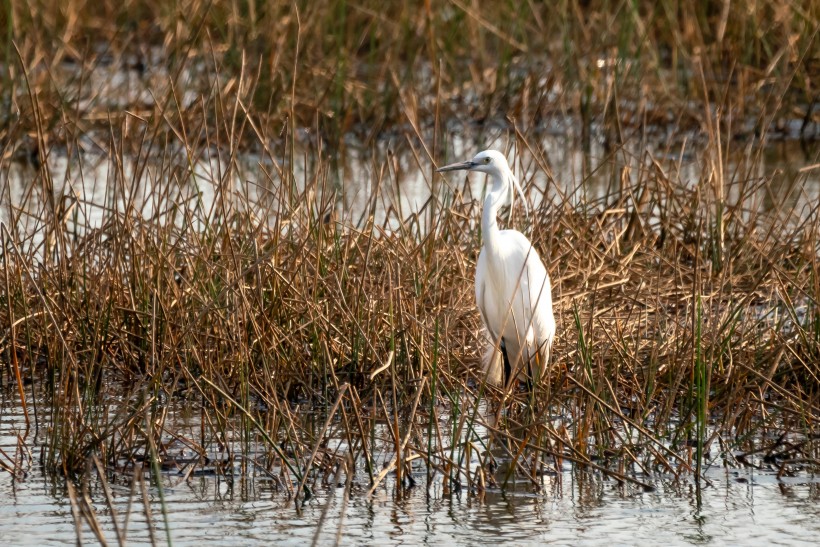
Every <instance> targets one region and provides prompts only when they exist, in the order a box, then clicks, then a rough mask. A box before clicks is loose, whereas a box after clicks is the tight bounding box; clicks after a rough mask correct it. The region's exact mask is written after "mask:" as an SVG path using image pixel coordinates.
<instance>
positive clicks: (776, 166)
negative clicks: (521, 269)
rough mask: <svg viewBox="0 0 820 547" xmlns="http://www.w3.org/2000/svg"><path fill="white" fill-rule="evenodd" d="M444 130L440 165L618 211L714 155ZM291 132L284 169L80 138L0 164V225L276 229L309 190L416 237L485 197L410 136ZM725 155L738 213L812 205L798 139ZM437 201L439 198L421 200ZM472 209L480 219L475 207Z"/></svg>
mask: <svg viewBox="0 0 820 547" xmlns="http://www.w3.org/2000/svg"><path fill="white" fill-rule="evenodd" d="M451 129H452V131H451V133H449V134H448V138H447V141H446V150H444V151H441V152H439V153H438V154H437V156H438V157H437V158H435V159H436V160H438V161H449V160H455V159H463V158H469V157H472V155H473V154H475V153H476V152H477V151H479V150H481V149H484V148H497V149H500V150H504V151H506V152H507V154H508V156H509V158H510V159H511V162H512V165H513V168H514V170H515V172H516V173H517V174H518V176H519V177H520V179H521V180H522V183H523V184H524V186H525V189H526V191H527V194H528V199H529V201H530V205H531V206H533V207H538V206H539V205H540V204H541V203H542V202H544V201H547V202H553V203H558V202H566V203H569V204H573V205H577V204H585V205H589V204H595V206H596V207H602V206H605V204H608V203H614V202H615V200H616V198H617V197H618V196H619V193H620V192H621V191H622V190H624V189H625V188H626V187H627V185H640V184H645V183H646V181H647V180H655V179H660V180H664V181H668V182H669V183H672V184H674V185H676V186H680V187H683V188H692V189H694V188H695V187H696V186H699V185H700V186H703V187H705V188H707V189H709V190H708V191H715V190H714V189H713V185H714V177H715V176H716V175H715V174H714V173H715V165H714V161H713V158H710V157H709V153H708V151H706V150H704V149H703V145H702V144H701V145H697V144H692V143H688V142H687V141H686V140H685V139H684V140H683V142H674V141H671V142H661V143H655V144H653V143H651V142H635V143H632V144H627V145H625V146H624V147H623V148H621V149H618V150H615V151H611V150H607V148H606V147H605V146H604V145H603V144H602V143H599V142H595V141H593V142H592V143H591V145H590V147H589V148H585V147H582V146H580V145H579V144H578V142H577V140H576V139H574V138H573V137H572V135H571V132H570V133H569V134H567V133H561V134H556V133H555V132H549V131H546V132H543V133H538V134H533V135H530V137H529V138H532V139H535V140H534V141H533V142H528V145H527V146H519V147H517V146H516V144H517V143H516V141H515V140H514V139H512V138H511V132H510V128H509V127H507V126H498V127H495V128H493V127H489V128H487V127H485V128H483V129H482V130H481V131H480V132H476V131H474V130H472V129H471V128H469V127H454V128H451ZM300 135H301V140H300V142H301V145H299V148H297V150H296V153H294V155H293V164H292V165H290V164H289V162H290V159H289V156H287V155H286V158H285V159H282V158H278V157H277V158H273V157H271V156H270V155H268V154H259V153H246V154H244V155H240V156H239V157H238V158H237V159H236V160H235V161H229V159H230V158H228V157H225V155H224V153H221V152H220V151H219V150H217V149H215V148H205V149H203V150H200V151H199V152H197V153H196V155H195V156H194V157H192V158H190V162H189V158H188V154H187V153H186V151H185V150H184V149H181V148H180V149H174V147H173V146H170V147H166V148H163V149H161V150H154V151H148V152H146V153H143V154H142V155H138V156H135V155H128V154H124V155H122V156H121V157H114V154H113V153H112V152H111V151H110V150H104V149H101V148H100V144H99V143H100V142H101V139H93V138H91V137H88V136H86V137H84V138H83V140H81V141H80V142H79V143H78V144H77V146H76V147H74V148H73V149H72V150H73V151H72V152H71V153H70V154H69V153H68V152H67V150H65V149H59V148H55V149H53V150H50V151H49V152H48V155H47V158H46V167H47V169H46V170H45V171H46V172H47V173H48V178H49V180H48V181H43V180H42V179H43V175H42V172H41V171H39V170H38V169H37V168H36V165H31V164H28V163H26V162H8V161H6V162H2V163H0V221H2V222H4V223H5V224H6V225H7V226H9V227H10V228H11V229H12V230H17V233H18V234H19V236H18V241H22V240H26V239H27V237H28V238H31V239H30V241H29V243H31V244H34V245H37V244H39V242H40V240H41V238H42V237H43V232H44V231H45V222H44V220H43V219H45V218H50V213H51V212H52V211H57V212H58V213H60V212H64V215H59V216H60V217H61V218H64V220H65V223H66V230H67V232H68V233H71V234H75V235H82V234H83V233H86V232H87V231H88V230H93V229H96V228H99V227H101V226H102V225H103V224H104V223H105V220H106V218H108V217H109V216H110V214H111V212H112V211H117V212H124V211H126V210H127V211H130V212H131V213H132V214H134V213H135V214H137V215H140V216H141V217H142V218H145V219H151V218H161V219H164V220H170V218H171V217H173V219H174V220H175V221H176V222H178V223H181V222H183V221H184V222H187V223H189V224H190V225H191V226H194V227H200V228H201V227H204V226H206V225H207V224H208V223H209V222H211V221H212V220H213V219H214V216H215V215H217V214H221V213H224V212H225V210H224V209H223V207H224V206H227V207H228V208H229V209H230V210H236V211H248V212H250V213H251V214H252V215H253V218H255V219H256V220H257V221H258V222H261V223H263V224H267V225H269V226H274V225H275V223H276V220H277V218H278V216H279V215H278V213H279V211H280V210H281V208H282V203H283V201H284V200H286V199H287V195H291V196H292V195H299V194H300V193H301V192H302V191H304V190H305V188H306V187H307V186H308V185H312V186H311V188H310V189H311V191H310V192H308V195H309V197H311V198H312V199H315V201H316V203H318V204H321V205H322V206H324V205H325V204H328V207H329V208H330V209H333V210H335V216H336V220H337V221H339V222H340V223H341V225H343V226H362V224H363V223H364V222H365V221H366V220H367V219H368V218H369V217H370V216H372V217H373V220H374V223H375V225H376V226H378V227H380V228H381V229H384V230H388V231H389V230H396V229H398V228H399V227H400V226H401V225H402V223H403V222H405V221H407V220H408V219H413V220H414V221H415V222H417V223H418V227H419V228H420V229H421V230H422V231H424V230H426V228H427V226H428V225H429V213H430V212H431V211H432V210H433V209H434V207H432V206H431V205H430V204H431V202H435V203H436V206H437V207H441V206H448V205H466V204H470V203H476V202H477V200H479V199H480V198H481V197H482V196H483V193H484V185H485V184H486V181H485V180H484V177H481V176H475V175H474V176H471V177H464V176H459V175H456V176H452V177H446V178H442V177H439V176H435V177H434V176H433V167H434V166H433V162H432V160H431V159H429V158H427V157H425V156H424V155H422V154H419V151H418V149H417V148H420V145H419V144H418V143H416V144H413V143H409V141H408V139H407V138H406V136H401V137H399V136H396V137H383V138H382V139H380V140H378V141H376V142H375V144H373V145H370V146H364V145H362V144H361V143H359V142H357V141H356V140H355V139H353V138H350V139H348V142H347V143H346V147H345V153H344V155H340V156H335V155H328V154H325V155H323V156H317V155H316V152H315V150H316V147H315V143H312V138H313V137H312V136H311V135H310V133H308V132H302V133H301V134H300ZM103 142H104V141H103ZM518 144H520V143H518ZM727 153H728V152H727ZM730 158H731V159H730V161H728V162H727V164H726V165H725V166H724V168H723V169H722V171H721V172H722V175H721V176H722V177H723V180H724V192H725V197H726V200H727V202H728V203H729V204H742V207H741V212H740V214H741V215H745V216H746V217H747V218H748V217H750V216H752V215H758V214H766V213H774V214H775V215H776V217H777V218H779V219H780V222H790V223H795V222H799V220H801V219H803V218H805V216H806V215H807V214H809V212H810V211H812V210H813V209H814V208H815V207H816V203H817V202H818V199H820V168H817V167H816V164H817V161H818V160H819V159H820V158H818V157H817V155H816V152H815V153H814V155H812V154H811V153H810V152H809V150H807V149H806V148H805V147H803V146H801V144H800V143H799V142H796V141H783V142H777V143H774V144H772V145H769V146H768V147H766V148H763V149H761V148H760V147H759V143H757V144H755V143H750V144H746V145H743V144H735V145H734V148H732V150H731V156H730ZM35 163H36V162H35ZM657 170H660V171H661V172H660V174H659V173H658V172H657ZM283 181H284V183H285V184H283ZM317 181H318V182H317ZM433 196H435V197H436V198H437V199H435V200H431V198H432V197H433ZM218 199H219V200H220V201H219V202H218V203H217V200H218ZM655 207H656V210H655V212H656V213H657V205H656V206H655ZM472 211H473V213H474V216H475V217H476V219H477V218H478V208H473V209H472Z"/></svg>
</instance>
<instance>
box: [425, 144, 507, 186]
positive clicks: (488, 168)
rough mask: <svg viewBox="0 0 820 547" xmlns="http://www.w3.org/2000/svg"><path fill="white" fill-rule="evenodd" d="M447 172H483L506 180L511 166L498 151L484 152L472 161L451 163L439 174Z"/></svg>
mask: <svg viewBox="0 0 820 547" xmlns="http://www.w3.org/2000/svg"><path fill="white" fill-rule="evenodd" d="M446 171H481V172H482V173H487V174H488V175H496V176H497V177H499V178H500V179H501V180H505V179H506V175H507V173H510V166H509V165H507V158H505V157H504V154H502V153H501V152H498V151H497V150H484V151H483V152H479V153H478V154H476V156H475V157H474V158H473V159H471V160H467V161H462V162H458V163H451V164H450V165H445V166H444V167H440V168H439V169H438V172H439V173H444V172H446Z"/></svg>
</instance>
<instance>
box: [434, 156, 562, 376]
mask: <svg viewBox="0 0 820 547" xmlns="http://www.w3.org/2000/svg"><path fill="white" fill-rule="evenodd" d="M456 170H467V171H480V172H482V173H486V174H487V175H489V176H490V180H491V185H490V189H489V192H488V193H487V197H486V198H485V199H484V212H483V214H482V219H481V230H482V237H483V240H484V241H483V244H482V247H481V253H480V254H479V256H478V264H477V267H476V275H475V295H476V304H477V305H478V310H479V312H480V313H481V318H482V319H483V320H484V325H485V326H486V327H487V331H488V333H489V336H490V338H491V340H492V342H493V347H492V348H491V354H490V355H489V357H488V358H487V359H485V363H486V366H487V371H486V373H487V381H488V382H490V383H492V384H496V385H500V384H502V383H503V382H504V381H506V380H507V378H504V376H505V374H504V372H505V371H504V362H503V359H502V354H501V352H500V351H499V350H505V351H506V354H507V358H508V364H509V367H510V372H511V373H512V374H511V377H522V376H526V375H527V374H528V373H530V374H532V376H533V377H534V378H540V377H541V373H542V372H543V371H544V369H545V367H546V365H547V362H548V360H549V354H550V347H551V345H552V339H553V336H554V335H555V317H554V316H553V313H552V289H551V286H550V278H549V275H548V274H547V269H546V268H545V267H544V264H543V262H541V258H540V257H539V256H538V253H537V252H536V250H535V248H534V247H533V246H532V244H531V243H530V241H529V240H528V239H527V238H526V237H525V236H524V234H522V233H521V232H518V231H516V230H499V229H498V223H497V220H496V217H497V215H498V211H499V209H500V208H501V207H503V206H504V205H507V204H509V205H510V206H512V203H513V198H514V192H516V191H517V192H518V194H519V195H520V196H521V198H522V201H524V204H525V207H526V200H525V199H524V194H523V192H522V191H521V186H520V185H519V184H518V179H516V178H515V175H513V173H512V170H511V169H510V166H509V165H508V164H507V158H505V157H504V155H503V154H501V153H500V152H497V151H495V150H485V151H483V152H480V153H479V154H477V155H476V156H475V157H474V158H473V159H472V160H469V161H465V162H460V163H454V164H451V165H447V166H444V167H442V168H440V169H439V170H438V171H439V172H444V171H456Z"/></svg>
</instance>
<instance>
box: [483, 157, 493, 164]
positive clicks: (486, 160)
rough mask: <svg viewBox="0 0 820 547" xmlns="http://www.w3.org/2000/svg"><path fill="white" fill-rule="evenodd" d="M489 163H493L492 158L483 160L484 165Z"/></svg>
mask: <svg viewBox="0 0 820 547" xmlns="http://www.w3.org/2000/svg"><path fill="white" fill-rule="evenodd" d="M491 161H493V160H492V158H484V163H490V162H491Z"/></svg>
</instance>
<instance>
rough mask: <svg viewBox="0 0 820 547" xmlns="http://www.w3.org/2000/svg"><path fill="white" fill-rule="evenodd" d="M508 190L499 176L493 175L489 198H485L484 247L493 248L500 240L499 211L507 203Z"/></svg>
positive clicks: (482, 226) (482, 229) (482, 221)
mask: <svg viewBox="0 0 820 547" xmlns="http://www.w3.org/2000/svg"><path fill="white" fill-rule="evenodd" d="M507 199H508V198H507V189H506V188H505V184H504V181H503V180H502V179H501V176H499V175H493V182H492V186H491V188H490V191H489V192H487V197H486V198H484V213H483V215H482V217H481V231H482V237H483V238H484V245H486V246H492V245H493V243H494V242H495V240H496V239H497V238H498V221H497V220H496V217H497V216H498V210H499V209H500V208H501V207H502V206H503V205H504V204H505V203H506V201H507Z"/></svg>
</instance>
